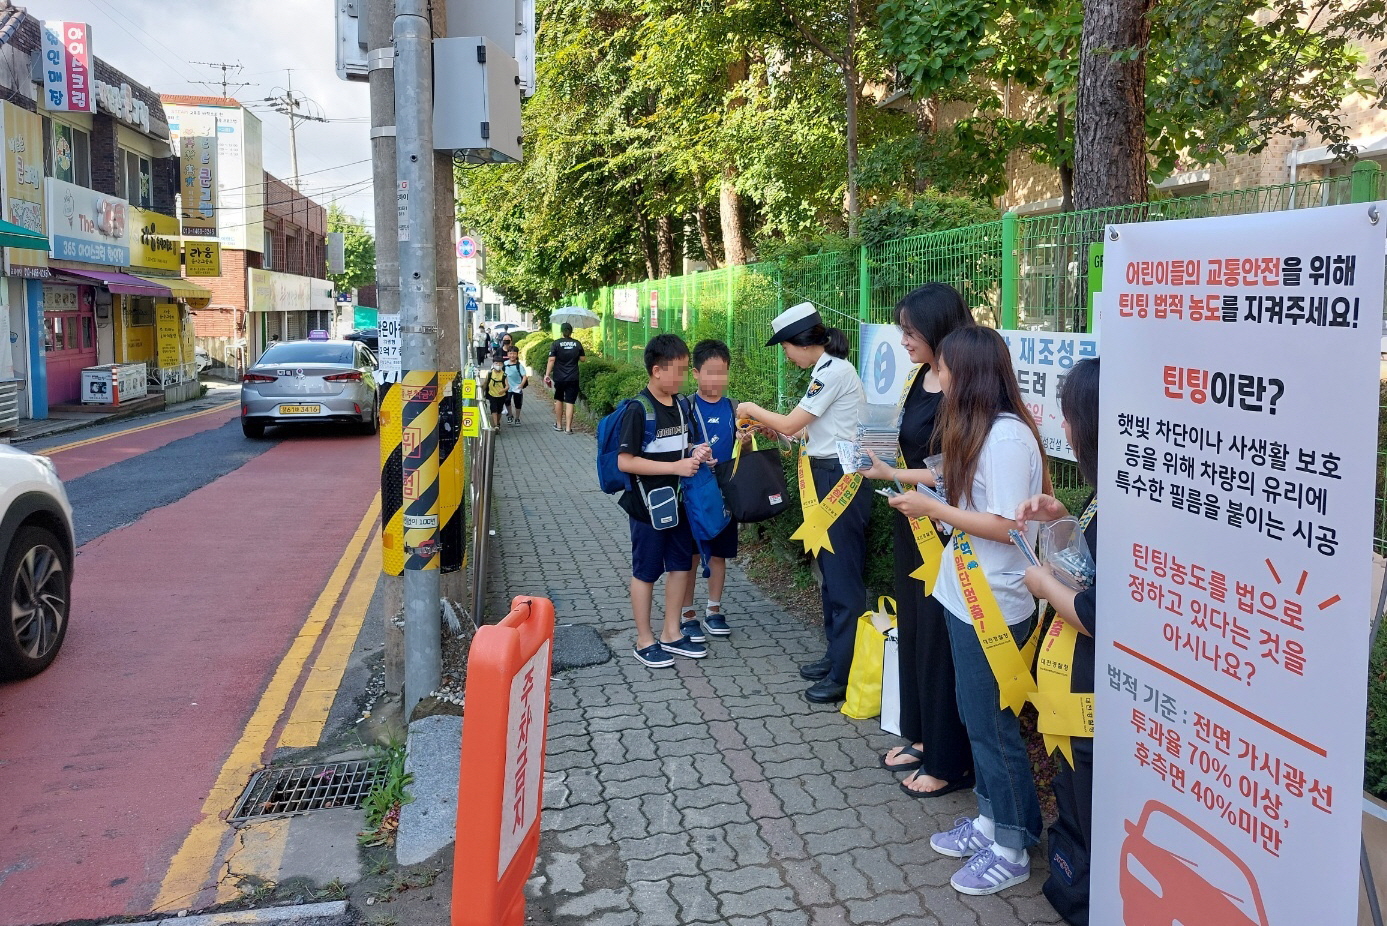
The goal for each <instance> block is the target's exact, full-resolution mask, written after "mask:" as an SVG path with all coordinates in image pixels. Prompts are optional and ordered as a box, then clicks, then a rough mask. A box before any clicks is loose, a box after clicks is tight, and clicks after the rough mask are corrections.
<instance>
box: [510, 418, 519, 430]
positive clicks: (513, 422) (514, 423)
mask: <svg viewBox="0 0 1387 926" xmlns="http://www.w3.org/2000/svg"><path fill="white" fill-rule="evenodd" d="M510 423H511V424H513V425H515V426H516V427H517V428H518V427H520V419H519V418H512V419H511V420H510Z"/></svg>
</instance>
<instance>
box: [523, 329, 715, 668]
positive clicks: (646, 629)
mask: <svg viewBox="0 0 1387 926" xmlns="http://www.w3.org/2000/svg"><path fill="white" fill-rule="evenodd" d="M564 327H565V328H566V327H568V326H567V325H565V326H564ZM551 359H552V355H551ZM645 370H646V372H647V373H648V374H649V376H650V379H649V382H647V384H646V387H645V389H643V390H641V393H640V395H639V396H637V399H638V400H639V401H636V402H631V403H629V404H628V405H627V406H626V413H625V417H624V418H623V419H622V420H621V432H620V436H621V443H620V446H619V452H618V455H617V468H618V469H619V470H621V472H623V473H627V474H629V475H630V476H632V477H633V478H632V483H633V488H630V489H628V490H626V491H625V492H623V493H622V494H621V497H620V499H619V500H618V504H620V505H621V507H622V509H623V510H624V511H625V512H626V514H627V516H628V518H629V520H630V522H631V523H630V527H631V619H632V620H633V621H634V622H635V625H636V643H635V647H634V650H635V656H636V659H637V660H638V661H639V662H641V663H643V664H644V665H647V666H650V667H652V668H663V667H667V666H671V665H673V664H674V658H673V657H675V656H683V657H685V658H688V659H702V658H704V657H705V656H707V655H708V647H707V646H705V645H704V644H703V643H695V642H694V641H693V640H691V639H690V638H689V637H688V636H687V635H686V634H684V633H683V631H682V630H681V629H680V626H679V610H680V605H682V604H683V603H684V598H685V595H686V594H687V590H688V587H689V584H690V583H691V582H692V581H693V572H692V571H691V569H690V566H689V564H690V562H691V561H692V559H693V553H694V542H693V532H692V531H691V530H690V529H689V522H688V518H687V517H685V516H684V513H683V511H682V510H679V508H680V507H682V506H680V505H679V504H678V492H679V477H681V476H692V475H693V474H694V473H695V472H697V470H698V467H700V466H702V465H703V464H704V463H707V462H708V461H710V460H711V459H712V452H711V450H710V449H709V448H708V445H707V444H700V445H698V446H697V447H695V446H693V442H692V440H691V436H692V435H693V433H694V431H693V422H692V421H690V420H689V418H688V413H687V403H686V402H685V401H684V399H683V397H682V396H680V395H679V390H680V388H681V387H682V386H683V385H684V381H685V379H686V377H687V376H688V373H689V347H688V345H687V344H685V343H684V339H683V338H681V337H679V336H678V335H675V334H660V335H656V336H655V337H653V338H651V339H650V343H649V344H647V345H646V346H645ZM648 415H649V416H653V421H651V422H650V425H651V426H650V427H647V416H648ZM654 508H658V509H659V511H658V512H656V513H655V514H654V515H653V516H652V509H654ZM671 508H673V509H674V511H673V512H671V511H670V509H671ZM671 514H676V515H677V516H676V517H675V518H674V519H673V521H674V523H673V524H669V520H670V518H669V515H671ZM652 517H654V520H652ZM657 521H658V522H659V524H660V525H661V526H657V524H656V522H657ZM665 525H668V526H665ZM661 575H663V576H664V578H665V614H664V623H663V624H662V625H661V628H660V634H659V636H658V637H657V636H656V634H655V632H654V629H653V628H652V626H651V622H650V612H651V610H652V608H653V607H654V602H655V583H656V582H657V581H659V579H660V576H661Z"/></svg>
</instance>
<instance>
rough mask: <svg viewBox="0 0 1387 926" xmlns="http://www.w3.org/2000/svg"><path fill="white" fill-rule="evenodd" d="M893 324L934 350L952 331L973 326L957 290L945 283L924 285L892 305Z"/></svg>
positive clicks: (970, 316) (971, 315)
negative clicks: (893, 307)
mask: <svg viewBox="0 0 1387 926" xmlns="http://www.w3.org/2000/svg"><path fill="white" fill-rule="evenodd" d="M896 324H897V325H900V326H901V327H902V328H905V329H906V330H908V331H910V332H911V333H913V334H914V335H915V336H916V337H918V338H920V339H921V340H922V341H924V342H925V343H926V344H928V345H929V349H930V350H932V351H934V350H938V349H939V345H940V344H942V343H943V342H944V339H945V338H947V337H948V336H949V335H950V334H952V333H953V331H954V329H956V328H965V327H967V326H968V325H972V324H976V323H975V322H974V321H973V314H972V313H971V312H969V311H968V306H967V305H966V304H965V303H964V301H963V296H961V295H960V294H959V292H958V290H956V289H954V288H953V287H952V286H950V285H949V284H948V283H926V284H925V285H924V286H921V287H919V288H917V289H912V290H911V291H910V292H909V293H906V296H905V298H904V299H902V300H901V301H900V302H898V303H896Z"/></svg>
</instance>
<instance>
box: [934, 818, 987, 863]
mask: <svg viewBox="0 0 1387 926" xmlns="http://www.w3.org/2000/svg"><path fill="white" fill-rule="evenodd" d="M929 844H930V848H932V849H933V850H934V851H935V852H938V853H939V854H940V855H947V856H949V857H950V858H972V857H973V856H974V855H977V854H978V853H979V852H981V851H982V850H983V849H986V848H987V847H988V846H990V845H992V840H990V839H987V838H986V837H984V836H983V834H982V833H979V832H978V831H977V829H976V828H975V827H974V826H973V818H972V817H959V818H958V819H957V820H955V821H954V828H953V829H951V830H949V831H947V832H944V833H935V834H934V835H933V836H931V837H930V838H929Z"/></svg>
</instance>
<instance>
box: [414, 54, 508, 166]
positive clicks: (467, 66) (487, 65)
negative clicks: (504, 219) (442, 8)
mask: <svg viewBox="0 0 1387 926" xmlns="http://www.w3.org/2000/svg"><path fill="white" fill-rule="evenodd" d="M433 83H434V87H436V88H437V92H436V93H435V94H434V101H433V146H434V148H435V149H436V150H438V151H452V152H453V153H454V156H455V157H457V158H459V159H461V160H463V161H465V162H466V163H469V164H506V163H510V162H518V161H519V160H520V159H521V142H522V138H521V127H520V70H519V65H517V64H516V61H515V59H514V58H513V57H511V56H510V55H508V54H506V52H505V51H504V50H503V49H502V48H501V47H500V46H498V45H497V44H496V43H495V42H492V41H491V40H490V39H488V38H487V37H486V36H480V35H478V36H463V37H459V38H450V39H434V42H433Z"/></svg>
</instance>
